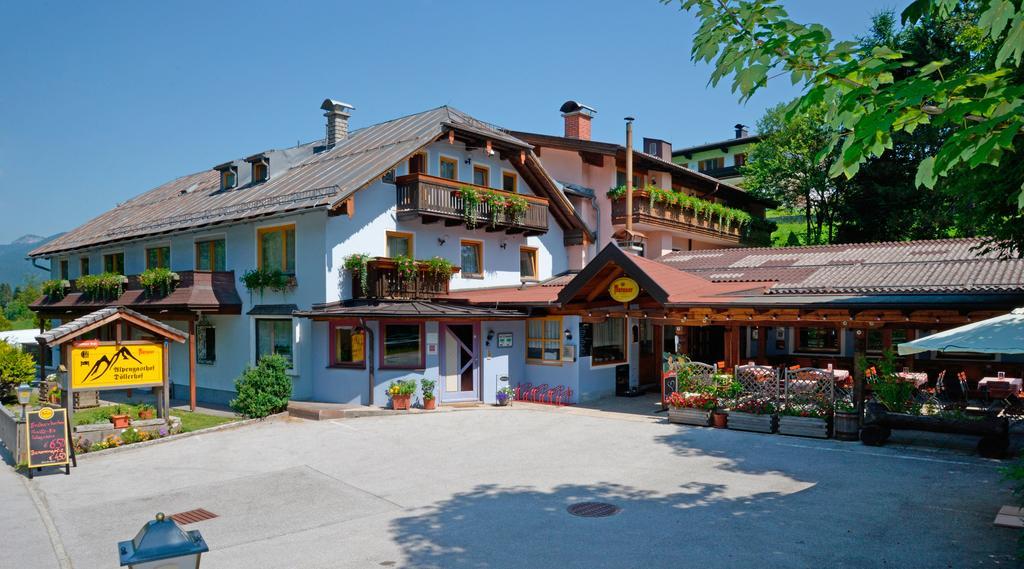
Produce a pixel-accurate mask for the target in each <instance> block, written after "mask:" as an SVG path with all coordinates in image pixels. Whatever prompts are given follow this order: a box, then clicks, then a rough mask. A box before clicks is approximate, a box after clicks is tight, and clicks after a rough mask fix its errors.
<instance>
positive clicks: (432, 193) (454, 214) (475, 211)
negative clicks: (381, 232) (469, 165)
mask: <svg viewBox="0 0 1024 569" xmlns="http://www.w3.org/2000/svg"><path fill="white" fill-rule="evenodd" d="M396 185H397V188H398V199H397V204H398V219H400V220H409V219H416V218H419V219H420V220H421V221H422V222H423V223H435V222H438V221H442V222H444V224H445V225H449V226H454V225H465V226H466V227H467V228H469V229H477V228H482V229H485V230H486V231H493V232H497V231H504V232H505V233H510V234H511V233H522V234H525V235H542V234H544V233H547V231H548V201H547V200H546V199H544V198H538V197H535V196H527V195H522V194H515V193H512V192H506V191H503V190H497V189H494V188H487V187H484V186H476V185H473V184H467V183H464V182H459V181H456V180H448V179H446V178H438V177H436V176H428V175H426V174H410V175H407V176H399V177H398V179H397V180H396Z"/></svg>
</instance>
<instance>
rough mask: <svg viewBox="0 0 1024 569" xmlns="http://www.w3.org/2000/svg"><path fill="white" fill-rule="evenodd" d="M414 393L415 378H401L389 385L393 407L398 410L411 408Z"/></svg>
mask: <svg viewBox="0 0 1024 569" xmlns="http://www.w3.org/2000/svg"><path fill="white" fill-rule="evenodd" d="M413 393H416V380H415V379H401V380H398V381H393V382H391V386H390V387H388V395H389V396H390V397H391V408H392V409H394V410H396V411H406V410H408V409H409V401H410V400H411V399H412V395H413Z"/></svg>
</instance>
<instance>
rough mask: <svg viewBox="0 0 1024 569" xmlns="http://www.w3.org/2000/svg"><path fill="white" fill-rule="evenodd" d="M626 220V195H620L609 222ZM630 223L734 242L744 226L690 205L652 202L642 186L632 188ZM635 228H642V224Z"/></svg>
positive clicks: (615, 201) (613, 201) (614, 222)
mask: <svg viewBox="0 0 1024 569" xmlns="http://www.w3.org/2000/svg"><path fill="white" fill-rule="evenodd" d="M625 223H626V198H625V196H623V197H619V198H615V199H613V200H612V224H613V225H624V224H625ZM633 224H634V226H636V225H642V226H646V227H651V228H654V229H662V230H667V231H680V232H685V233H688V234H697V235H700V236H705V237H710V238H714V239H717V240H721V241H725V242H728V243H729V244H733V245H739V244H740V241H741V239H742V238H743V230H742V227H741V225H740V224H739V223H738V222H730V221H725V222H723V223H719V221H718V219H716V218H712V219H707V218H706V217H704V216H698V215H697V214H696V213H695V212H694V211H693V210H691V209H689V208H685V207H680V206H678V205H674V204H670V203H666V202H655V201H653V200H651V196H650V194H649V193H648V192H646V191H644V190H634V191H633ZM638 229H639V230H640V231H643V230H644V229H643V228H638Z"/></svg>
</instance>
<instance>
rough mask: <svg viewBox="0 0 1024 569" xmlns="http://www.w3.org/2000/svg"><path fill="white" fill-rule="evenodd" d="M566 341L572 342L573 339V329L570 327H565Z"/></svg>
mask: <svg viewBox="0 0 1024 569" xmlns="http://www.w3.org/2000/svg"><path fill="white" fill-rule="evenodd" d="M565 341H566V342H571V341H572V330H570V329H568V328H566V329H565Z"/></svg>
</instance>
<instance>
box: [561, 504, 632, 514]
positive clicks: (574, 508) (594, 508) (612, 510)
mask: <svg viewBox="0 0 1024 569" xmlns="http://www.w3.org/2000/svg"><path fill="white" fill-rule="evenodd" d="M566 511H568V512H569V513H570V514H572V515H574V516H579V517H581V518H607V517H608V516H614V515H615V514H617V513H619V512H621V511H622V508H620V507H618V506H616V505H613V504H607V503H605V502H581V503H579V504H573V505H571V506H569V507H568V508H566Z"/></svg>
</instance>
